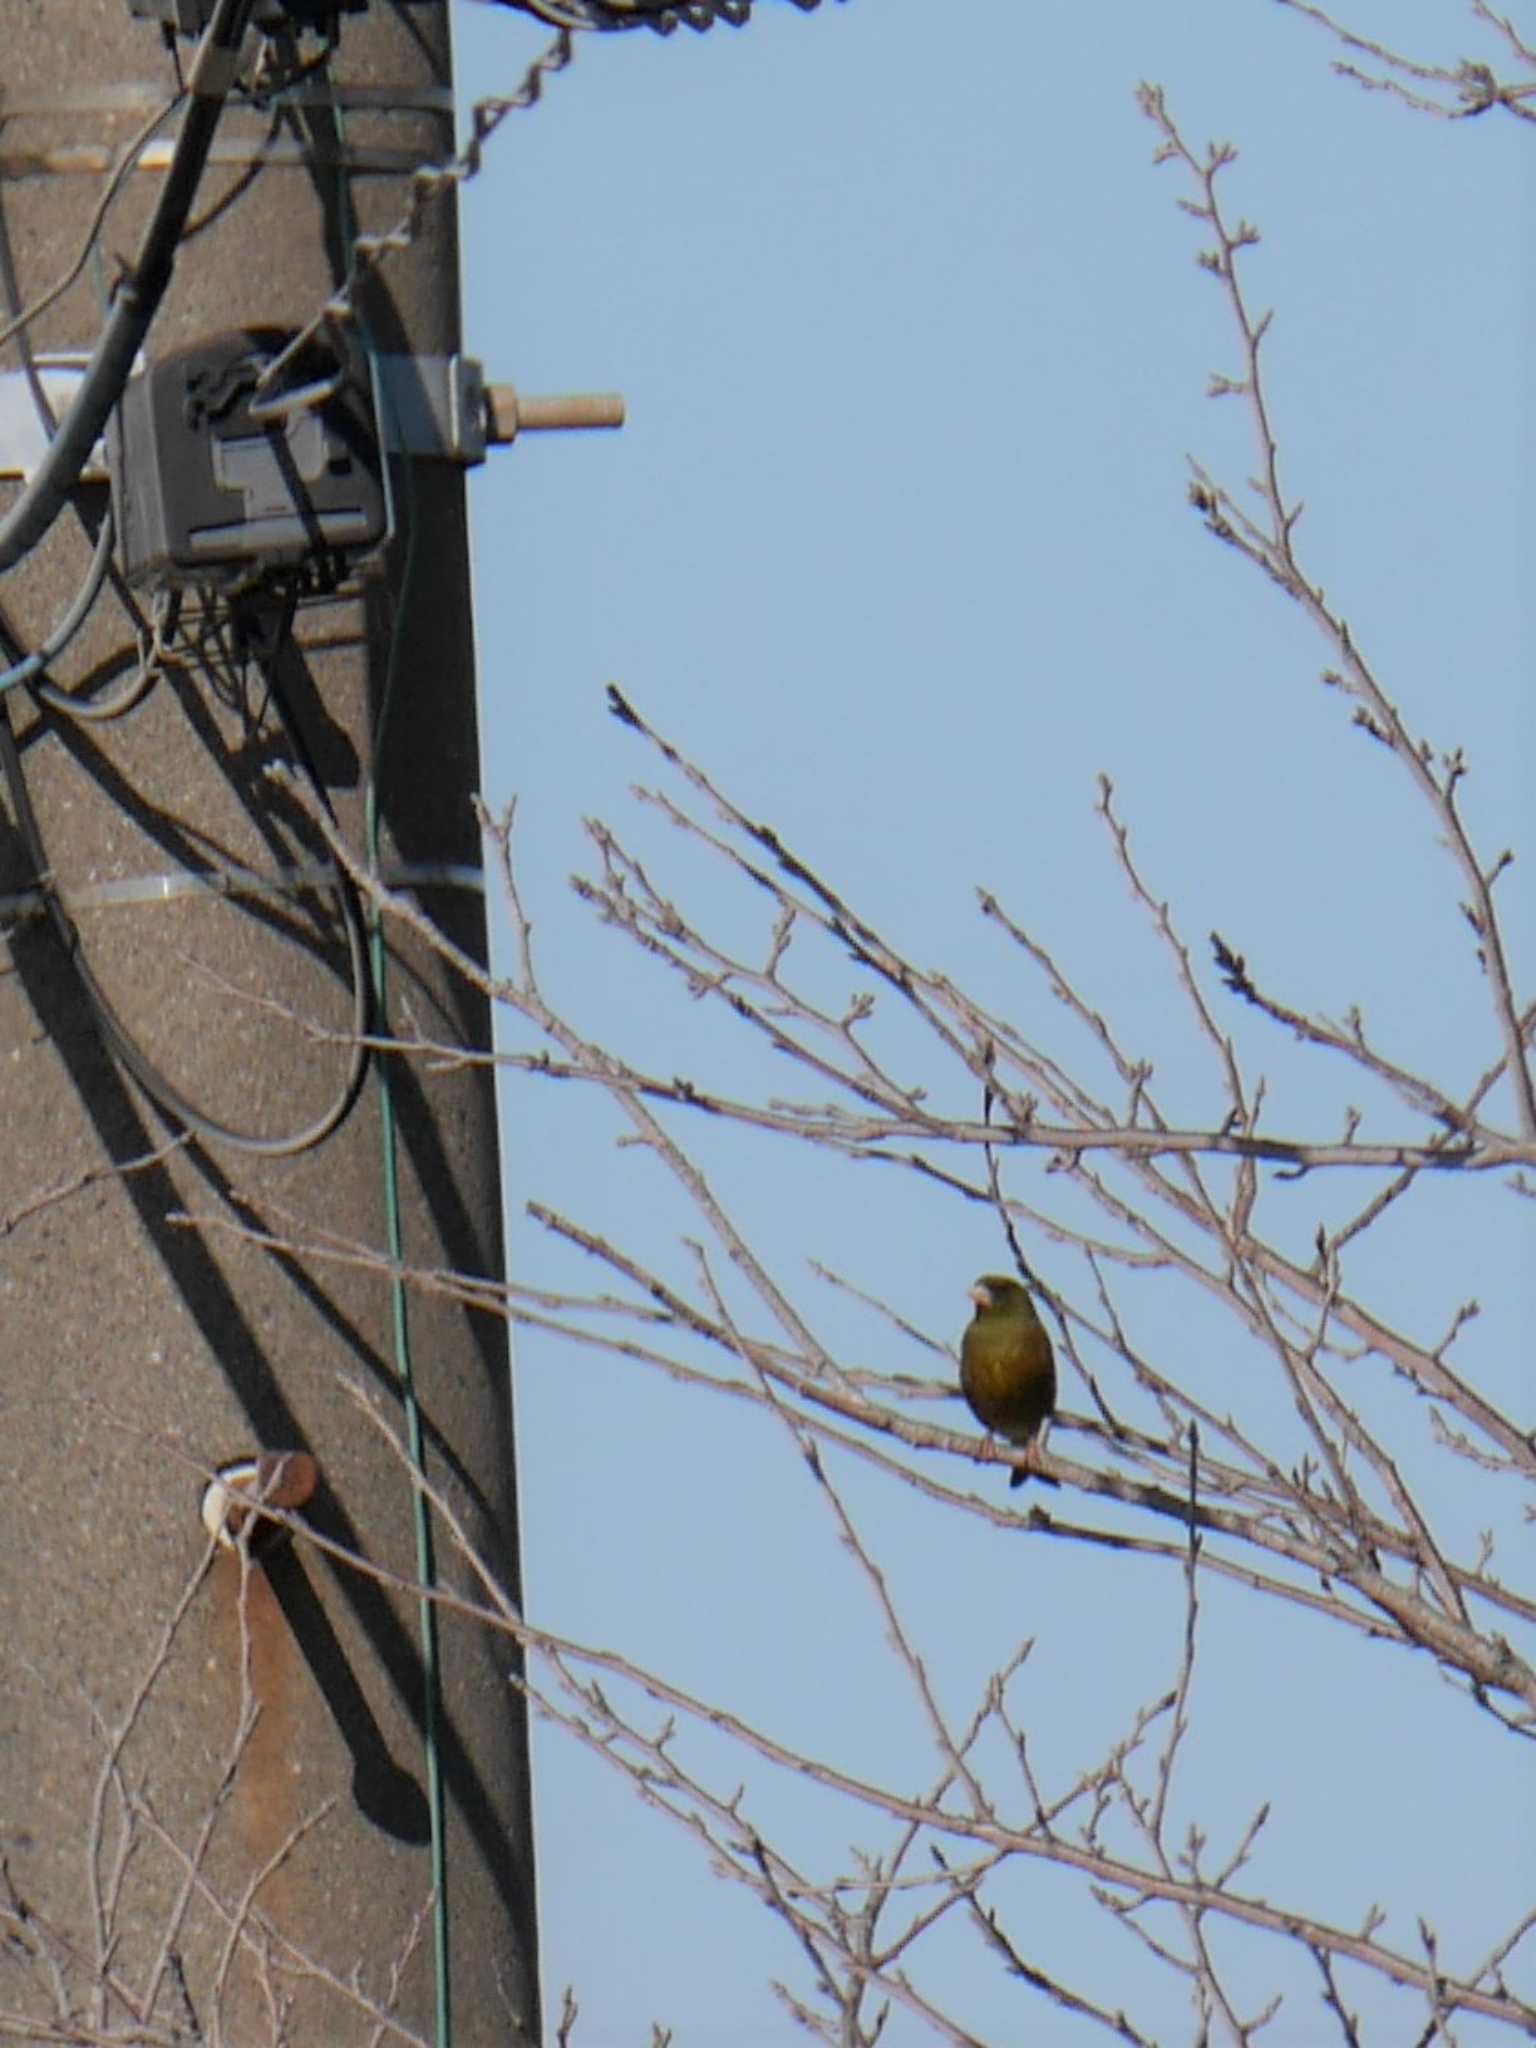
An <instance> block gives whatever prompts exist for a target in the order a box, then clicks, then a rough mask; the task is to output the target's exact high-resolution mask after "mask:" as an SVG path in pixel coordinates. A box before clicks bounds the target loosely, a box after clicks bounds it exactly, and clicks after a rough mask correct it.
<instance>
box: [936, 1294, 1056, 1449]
mask: <svg viewBox="0 0 1536 2048" xmlns="http://www.w3.org/2000/svg"><path fill="white" fill-rule="evenodd" d="M971 1299H972V1301H974V1302H975V1304H976V1313H975V1315H974V1316H972V1318H971V1320H970V1322H969V1323H968V1324H967V1325H966V1330H965V1335H964V1336H963V1337H962V1338H961V1339H960V1390H961V1392H962V1393H963V1394H964V1395H965V1398H966V1400H967V1401H968V1402H969V1403H970V1405H971V1413H972V1414H973V1415H974V1416H975V1417H976V1420H977V1421H978V1422H979V1423H981V1425H982V1426H983V1428H984V1429H986V1430H988V1431H994V1430H995V1431H996V1432H997V1434H998V1435H999V1436H1005V1437H1007V1439H1008V1441H1009V1442H1010V1443H1012V1444H1017V1445H1018V1446H1019V1447H1020V1449H1021V1450H1025V1451H1030V1450H1032V1448H1033V1446H1034V1444H1035V1442H1036V1440H1037V1438H1038V1437H1039V1434H1040V1430H1041V1427H1042V1425H1043V1424H1044V1422H1045V1419H1046V1417H1047V1416H1048V1415H1050V1414H1051V1413H1053V1411H1054V1410H1055V1407H1056V1361H1055V1359H1054V1357H1053V1356H1052V1354H1051V1340H1050V1337H1049V1336H1048V1335H1047V1333H1046V1328H1045V1325H1044V1323H1042V1322H1041V1320H1040V1318H1039V1316H1037V1315H1036V1313H1035V1304H1034V1303H1033V1302H1032V1301H1031V1300H1030V1298H1029V1289H1028V1288H1027V1287H1025V1286H1024V1285H1022V1283H1021V1282H1019V1281H1017V1280H1013V1279H1009V1278H1007V1277H1006V1276H1005V1275H1004V1274H1001V1273H983V1274H982V1276H981V1278H980V1279H979V1280H978V1281H977V1282H976V1285H975V1286H974V1287H973V1288H972V1289H971ZM1036 1476H1037V1477H1038V1478H1040V1479H1043V1480H1044V1481H1045V1483H1046V1485H1047V1486H1054V1485H1056V1483H1057V1482H1056V1481H1055V1480H1054V1479H1052V1478H1051V1476H1050V1474H1049V1473H1048V1472H1038V1473H1037V1475H1036ZM1028 1477H1029V1472H1028V1471H1027V1470H1025V1469H1023V1468H1022V1467H1019V1466H1015V1467H1014V1469H1013V1471H1012V1473H1011V1474H1010V1475H1009V1480H1008V1484H1009V1485H1010V1486H1022V1485H1023V1484H1024V1482H1025V1480H1026V1479H1027V1478H1028Z"/></svg>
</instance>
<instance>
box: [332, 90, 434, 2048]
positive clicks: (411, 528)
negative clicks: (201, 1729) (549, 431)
mask: <svg viewBox="0 0 1536 2048" xmlns="http://www.w3.org/2000/svg"><path fill="white" fill-rule="evenodd" d="M326 79H327V82H328V83H330V84H332V85H333V86H334V81H333V80H332V79H331V75H330V69H329V66H327V69H326ZM331 118H332V120H333V121H334V122H335V124H336V139H337V142H338V143H339V144H341V145H342V147H341V149H340V150H339V151H338V161H339V162H341V163H345V161H346V155H345V141H346V123H345V119H344V117H343V114H342V111H341V107H340V104H339V102H338V101H337V100H336V98H335V95H334V91H333V93H332V99H331ZM338 200H339V205H340V209H341V213H342V217H343V218H342V229H343V240H344V242H345V244H346V247H347V249H348V252H349V255H350V250H351V246H352V240H353V236H354V234H355V232H356V223H355V221H354V219H353V217H352V194H351V188H350V187H349V186H348V184H347V183H346V180H345V178H344V177H343V178H341V179H340V180H339V181H338ZM357 322H358V329H359V332H360V333H361V334H362V337H363V343H364V346H365V347H366V349H367V351H368V354H369V356H370V358H371V357H372V356H373V355H374V353H375V350H374V345H373V337H372V336H371V335H370V334H369V332H368V328H367V323H366V322H365V321H364V319H363V317H362V315H361V314H360V313H359V314H358V315H357ZM376 382H377V385H378V390H379V395H380V399H381V402H382V403H384V404H386V405H387V404H388V398H387V394H386V393H385V388H384V383H383V380H382V378H380V379H377V380H376ZM379 425H380V435H381V439H382V440H384V441H385V442H386V443H387V442H388V440H389V438H390V437H389V434H388V431H387V423H386V422H385V421H383V420H381V421H380V422H379ZM383 459H384V460H385V461H387V460H388V459H389V458H388V455H387V454H385V455H384V456H383ZM400 474H401V476H402V478H403V496H404V500H405V506H404V511H405V517H404V521H403V525H404V529H405V557H404V560H403V562H402V564H401V571H400V584H399V590H398V593H397V596H396V599H395V607H394V619H393V621H392V623H391V626H390V633H389V652H388V656H387V658H386V660H385V664H384V687H383V690H382V691H381V692H380V696H379V709H378V714H377V716H376V717H375V719H374V722H373V739H372V749H371V751H372V760H371V763H370V772H369V776H368V785H367V792H366V795H365V797H364V802H363V821H364V833H365V837H366V843H367V848H368V866H369V870H370V872H372V873H375V874H376V873H377V872H378V867H379V760H380V756H381V754H382V751H383V745H384V735H385V729H386V726H387V724H388V721H389V713H390V707H391V704H392V702H393V700H394V694H395V681H396V678H397V676H398V674H399V669H400V646H401V637H402V631H403V625H404V620H405V614H406V605H407V601H408V599H409V597H410V593H411V585H412V580H413V577H414V573H415V568H416V535H417V527H416V518H415V510H416V507H415V468H414V464H413V461H412V458H411V457H410V456H409V455H408V454H407V455H402V457H401V462H400ZM368 950H369V962H370V967H371V971H372V977H373V998H374V1005H375V1010H376V1013H377V1028H378V1031H379V1033H380V1036H381V1037H383V1036H387V1035H388V1032H389V950H388V947H387V946H386V944H385V940H384V920H383V916H382V914H381V912H380V910H379V906H378V904H377V902H376V901H373V900H371V899H370V901H369V905H368ZM374 1073H375V1074H376V1075H377V1077H378V1095H379V1140H380V1147H381V1151H382V1169H383V1177H384V1219H385V1232H386V1237H387V1241H388V1246H389V1260H390V1277H389V1295H390V1310H391V1315H392V1320H393V1325H394V1342H395V1369H396V1371H397V1373H398V1374H399V1378H400V1394H401V1400H402V1403H403V1405H404V1408H405V1430H406V1443H407V1447H408V1449H409V1452H410V1458H411V1469H412V1471H413V1472H414V1473H415V1475H416V1477H417V1479H418V1480H421V1479H425V1477H426V1470H427V1460H426V1445H425V1441H424V1438H423V1435H422V1427H421V1407H420V1404H419V1403H418V1401H417V1399H416V1376H415V1370H414V1362H413V1359H412V1354H411V1325H410V1312H409V1304H408V1302H407V1299H406V1291H405V1280H404V1277H403V1267H404V1263H405V1232H404V1228H403V1226H402V1222H401V1216H400V1153H399V1133H398V1128H397V1125H396V1120H395V1098H394V1086H393V1082H392V1081H391V1078H390V1069H389V1056H388V1054H386V1055H385V1056H384V1057H383V1058H382V1059H378V1060H376V1061H375V1062H374ZM411 1505H412V1512H413V1519H414V1523H415V1531H416V1581H417V1584H418V1585H419V1586H420V1587H421V1588H422V1594H421V1600H420V1603H419V1604H420V1623H421V1666H422V1679H423V1682H424V1686H425V1700H424V1706H423V1714H422V1723H423V1729H422V1732H423V1736H424V1740H425V1746H426V1769H427V1811H428V1815H429V1818H430V1824H431V1830H432V1948H433V1957H434V1965H435V1968H434V1979H435V1986H436V1995H437V2048H453V1998H452V1979H451V1973H450V1960H449V1948H448V1842H447V1827H446V1815H445V1810H444V1803H443V1763H442V1753H441V1746H440V1744H439V1741H438V1723H439V1720H440V1716H441V1706H442V1665H441V1662H440V1660H439V1657H438V1636H437V1603H436V1602H435V1601H434V1600H433V1599H432V1598H431V1595H430V1590H429V1589H430V1588H432V1587H435V1586H436V1584H437V1563H436V1557H435V1554H434V1545H433V1540H432V1510H431V1508H430V1507H429V1505H428V1503H427V1497H426V1494H425V1493H424V1492H423V1491H422V1488H421V1487H420V1485H416V1486H413V1487H412V1488H411Z"/></svg>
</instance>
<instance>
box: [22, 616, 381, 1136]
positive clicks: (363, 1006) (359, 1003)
mask: <svg viewBox="0 0 1536 2048" xmlns="http://www.w3.org/2000/svg"><path fill="white" fill-rule="evenodd" d="M289 616H290V618H291V612H290V614H289ZM284 630H285V631H286V621H285V627H284ZM0 649H3V650H4V651H5V653H6V655H7V658H8V659H10V660H12V661H15V660H17V659H19V658H20V650H19V648H18V647H17V645H16V642H15V641H14V640H13V638H12V636H11V633H10V631H9V629H8V628H7V627H5V626H4V625H3V624H0ZM263 680H264V682H265V683H266V686H267V690H268V693H269V695H270V698H271V702H272V704H273V706H274V708H275V709H276V711H277V715H278V720H279V722H280V724H281V725H282V728H283V735H284V737H285V739H286V740H287V742H288V746H289V748H290V750H291V752H292V754H293V758H294V760H295V761H296V762H297V764H298V768H299V772H300V774H301V776H302V777H303V779H304V782H305V783H306V785H307V787H308V788H309V790H310V793H311V794H312V796H313V797H314V798H315V801H316V802H317V803H318V804H319V805H320V806H321V807H322V809H323V810H324V811H325V812H326V814H327V815H328V816H329V817H331V818H334V817H335V812H334V810H333V809H332V806H331V800H330V798H329V796H328V795H327V793H326V789H325V785H324V783H323V782H322V781H321V779H320V775H319V772H318V770H317V769H316V767H315V763H314V759H313V756H312V755H311V753H310V751H309V748H308V746H307V744H306V743H305V740H304V735H303V733H302V732H301V731H300V729H299V726H298V723H297V721H296V720H295V718H294V716H293V712H292V708H291V706H290V705H289V703H288V700H287V697H286V694H285V693H284V690H283V687H282V682H281V678H280V677H279V675H278V673H277V664H276V662H275V660H271V659H269V660H267V661H266V662H264V663H263ZM0 776H3V779H4V782H5V787H6V790H7V793H8V795H9V798H10V804H11V809H12V812H13V814H14V817H15V822H16V826H17V829H18V831H19V832H20V833H21V837H22V843H23V844H24V846H25V847H26V849H27V853H28V855H29V857H30V858H31V861H32V864H33V867H34V869H35V870H36V875H37V883H38V887H39V888H40V889H41V890H42V892H43V899H44V902H45V903H46V905H47V909H48V915H49V918H50V920H51V922H52V924H53V927H54V930H55V931H56V932H57V934H58V936H59V939H60V941H61V942H62V944H63V947H64V951H65V953H66V955H67V956H68V958H69V961H70V964H71V966H72V967H73V968H74V971H75V974H76V976H77V977H78V979H79V982H80V985H81V987H82V989H83V990H84V992H85V996H86V1000H87V1002H88V1003H89V1005H90V1008H91V1014H92V1016H93V1018H94V1019H95V1023H96V1027H97V1029H98V1030H99V1031H100V1033H101V1036H102V1038H103V1039H104V1041H105V1042H106V1045H107V1048H108V1050H109V1051H110V1052H111V1054H112V1055H113V1057H114V1058H115V1059H116V1060H117V1062H118V1064H119V1065H120V1066H121V1067H122V1068H123V1069H124V1070H125V1071H126V1072H127V1073H129V1074H130V1075H132V1077H133V1079H134V1080H135V1081H136V1082H137V1083H138V1085H139V1087H140V1088H142V1089H143V1091H144V1093H145V1094H146V1095H147V1096H148V1097H149V1098H150V1100H151V1101H152V1102H155V1103H156V1104H158V1105H159V1107H160V1108H161V1109H162V1110H163V1111H164V1112H165V1113H166V1115H167V1116H169V1117H170V1118H171V1119H172V1121H173V1122H175V1123H177V1124H179V1125H181V1127H182V1128H183V1129H184V1130H187V1131H190V1132H191V1133H192V1134H193V1135H194V1136H195V1137H198V1138H201V1139H203V1140H205V1141H206V1142H207V1143H209V1144H213V1145H224V1146H229V1147H231V1148H232V1149H234V1150H235V1151H239V1152H248V1153H254V1154H256V1155H257V1156H259V1157H263V1158H268V1159H286V1158H291V1157H292V1156H293V1155H294V1154H295V1153H299V1152H308V1151H310V1150H311V1149H312V1148H313V1147H314V1146H316V1145H318V1144H320V1143H321V1142H322V1141H323V1140H324V1139H326V1138H328V1137H329V1136H330V1134H331V1133H332V1131H334V1130H336V1129H337V1128H338V1126H339V1125H340V1124H341V1123H342V1122H343V1120H344V1119H345V1118H346V1117H347V1115H348V1114H349V1113H350V1111H351V1109H352V1107H353V1105H354V1103H355V1102H356V1101H357V1098H358V1096H359V1094H360V1093H361V1092H362V1087H363V1083H364V1081H365V1080H366V1079H367V1076H368V1067H369V1061H370V1058H371V1048H370V1046H369V1043H368V1037H369V1024H370V1022H371V1016H372V998H371V986H372V983H371V976H370V971H369V962H368V934H367V928H366V925H365V923H364V919H363V909H362V904H361V903H360V901H359V900H358V895H357V891H356V889H355V888H354V886H353V884H352V880H351V877H350V876H349V875H348V874H347V873H346V871H345V870H344V869H343V868H342V867H341V866H340V865H339V864H338V863H337V861H336V860H335V859H334V857H332V858H331V859H330V861H329V866H330V869H331V873H332V876H333V877H334V886H335V888H336V891H337V894H338V898H339V901H340V906H341V920H342V927H343V930H344V931H345V934H346V943H347V959H348V973H349V976H350V980H351V988H352V1019H351V1057H350V1060H349V1062H348V1067H347V1073H346V1077H345V1079H344V1080H343V1082H342V1085H341V1088H340V1089H339V1090H338V1092H337V1094H336V1095H335V1097H334V1098H333V1099H332V1101H331V1102H330V1103H329V1104H328V1106H327V1107H326V1108H325V1110H324V1111H322V1113H321V1114H320V1115H319V1116H317V1117H316V1118H315V1119H314V1121H313V1122H312V1123H308V1124H306V1125H304V1126H303V1127H302V1129H300V1130H297V1131H292V1132H288V1133H285V1134H283V1135H280V1136H277V1137H271V1138H268V1137H263V1136H261V1135H260V1134H259V1133H256V1132H253V1131H240V1130H236V1129H234V1128H233V1127H232V1126H231V1125H229V1124H224V1123H220V1122H219V1121H218V1120H217V1119H216V1118H214V1117H211V1116H208V1115H206V1114H205V1113H204V1112H203V1111H202V1110H200V1109H199V1108H198V1107H197V1105H196V1104H195V1103H194V1102H192V1101H191V1100H190V1099H189V1098H188V1097H187V1096H186V1095H184V1094H183V1093H182V1091H181V1090H180V1089H179V1088H178V1087H177V1085H176V1083H175V1082H174V1081H173V1080H171V1078H170V1077H169V1075H167V1074H166V1073H164V1072H163V1071H162V1070H161V1068H160V1067H158V1066H157V1065H156V1063H155V1062H154V1061H153V1060H152V1059H151V1058H150V1056H149V1054H148V1053H147V1052H145V1050H144V1048H143V1047H142V1046H141V1045H140V1044H139V1042H138V1040H137V1039H136V1038H135V1037H134V1036H133V1033H132V1032H131V1031H130V1030H129V1029H128V1026H127V1025H126V1024H125V1023H124V1022H123V1020H122V1018H121V1017H120V1016H119V1015H118V1014H117V1011H116V1009H115V1008H114V1007H113V1004H112V1001H111V998H110V997H109V996H108V995H107V993H106V990H105V989H104V988H103V987H102V985H101V983H100V982H99V981H98V980H97V978H96V973H95V970H94V969H93V968H92V966H91V963H90V961H89V959H88V958H87V957H86V952H85V948H84V945H83V944H82V942H81V938H80V934H79V932H78V931H77V930H76V928H75V925H74V922H73V920H72V919H71V917H70V915H69V912H68V911H67V910H66V909H65V907H64V903H63V900H62V898H61V897H60V895H59V893H58V891H57V889H56V888H55V887H54V886H53V882H52V877H51V873H50V869H49V864H48V851H47V847H46V846H45V844H44V841H43V834H42V827H41V826H40V824H39V823H38V817H37V811H36V809H35V807H34V805H33V803H32V794H31V791H30V790H29V789H28V787H27V778H26V771H25V768H24V767H23V765H22V759H21V751H20V749H19V748H18V746H17V744H16V732H15V727H14V726H13V724H12V722H11V711H10V703H9V699H8V698H7V697H6V696H4V695H0Z"/></svg>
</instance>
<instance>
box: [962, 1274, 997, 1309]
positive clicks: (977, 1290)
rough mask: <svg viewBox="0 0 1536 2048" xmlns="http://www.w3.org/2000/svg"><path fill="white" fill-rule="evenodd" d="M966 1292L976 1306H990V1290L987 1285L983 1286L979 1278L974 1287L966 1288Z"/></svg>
mask: <svg viewBox="0 0 1536 2048" xmlns="http://www.w3.org/2000/svg"><path fill="white" fill-rule="evenodd" d="M966 1292H967V1293H968V1294H969V1295H970V1297H971V1299H972V1301H974V1302H975V1304H976V1306H977V1307H978V1308H990V1307H991V1306H992V1290H991V1289H990V1288H988V1287H983V1286H982V1284H981V1282H980V1281H979V1280H978V1281H977V1282H976V1285H975V1286H974V1287H971V1288H967V1290H966Z"/></svg>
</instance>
